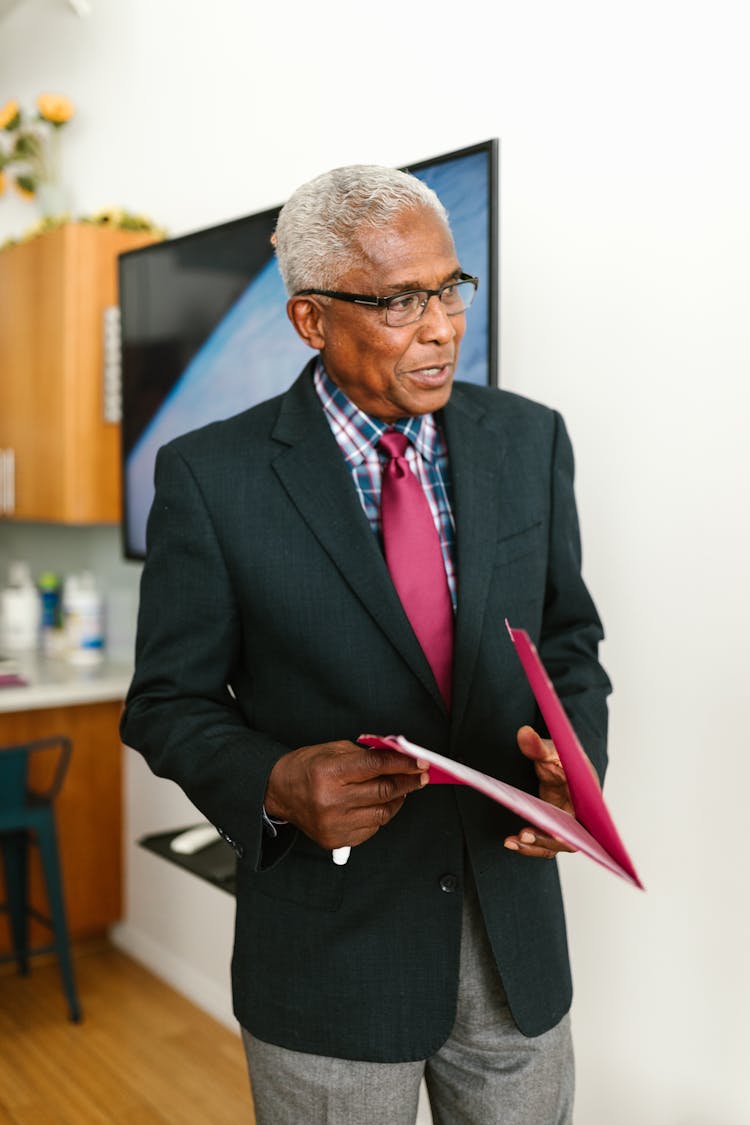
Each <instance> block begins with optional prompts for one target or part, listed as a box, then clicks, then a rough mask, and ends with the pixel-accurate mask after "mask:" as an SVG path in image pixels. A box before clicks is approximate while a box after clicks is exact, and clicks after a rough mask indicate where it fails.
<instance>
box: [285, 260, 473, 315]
mask: <svg viewBox="0 0 750 1125" xmlns="http://www.w3.org/2000/svg"><path fill="white" fill-rule="evenodd" d="M463 281H471V282H472V283H473V285H474V295H476V291H477V289H478V288H479V278H478V277H472V275H471V274H469V273H460V274H459V275H458V277H454V278H452V279H451V281H446V283H445V285H441V286H440V288H439V289H405V290H404V291H403V292H402V293H394V294H393V296H392V297H373V296H370V295H369V294H367V293H344V292H342V291H341V290H339V289H300V290H299V291H298V292H297V293H295V294H294V296H295V297H333V298H334V300H336V301H349V302H351V304H353V305H366V306H367V307H368V308H372V309H385V310H386V314H387V312H388V309H389V308H390V307H391V305H392V304H393V302H394V301H400V300H401V299H402V298H403V297H410V296H411V295H412V294H413V293H425V294H426V295H427V299H426V300H425V301H424V303H423V304H422V306H421V310H420V312H419V315H418V316H416V317H415V318H414V320H407V321H405V322H404V324H394V325H390V327H392V328H405V327H406V326H407V325H408V324H416V322H417V321H418V320H421V319H422V317H423V316H424V311H425V309H426V308H427V305H428V302H429V300H430V297H437V298H438V299H439V300H440V303H441V304H442V303H443V302H442V296H443V293H444V292H445V290H446V289H450V288H451V286H453V285H458V284H460V283H461V282H463ZM473 300H474V297H472V298H471V301H469V304H468V305H465V306H464V307H463V308H462V309H461V310H460V311H458V312H448V316H459V315H460V313H462V312H466V310H467V309H468V308H470V307H471V303H472V301H473ZM443 307H444V308H445V306H443ZM446 311H447V310H446Z"/></svg>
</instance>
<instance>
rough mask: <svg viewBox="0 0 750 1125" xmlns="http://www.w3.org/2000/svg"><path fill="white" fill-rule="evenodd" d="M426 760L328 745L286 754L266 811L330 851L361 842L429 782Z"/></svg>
mask: <svg viewBox="0 0 750 1125" xmlns="http://www.w3.org/2000/svg"><path fill="white" fill-rule="evenodd" d="M427 768H428V767H427V763H426V762H415V761H414V759H412V758H410V757H409V756H408V755H404V754H399V753H397V752H395V751H380V750H374V749H372V748H369V747H363V746H357V745H356V744H355V743H353V742H346V741H341V742H328V743H321V744H319V745H316V746H303V747H300V749H299V750H293V751H290V752H289V753H288V754H285V755H284V756H283V757H282V758H280V759H279V761H278V762H277V763H276V765H275V766H274V768H273V770H272V771H271V774H270V777H269V779H268V785H267V789H266V801H265V806H266V811H267V812H268V813H269V815H271V816H274V815H276V816H279V817H280V819H283V820H287V821H290V822H291V823H292V824H296V825H297V827H298V828H301V829H302V831H303V832H305V833H306V835H308V836H310V838H311V839H313V840H315V841H316V843H318V844H320V846H321V847H324V848H335V847H341V846H343V845H344V844H350V845H351V844H358V843H362V842H363V841H364V840H366V839H368V838H369V837H370V836H372V835H374V834H375V832H377V831H378V829H379V828H382V826H383V825H384V824H387V823H388V821H389V820H391V818H392V817H393V816H395V815H396V813H397V812H398V811H399V809H400V808H401V806H402V805H403V802H404V799H405V798H406V796H407V795H408V794H409V793H412V792H414V791H415V790H416V789H420V788H422V786H423V785H426V784H427V781H428V780H429V774H428V772H427Z"/></svg>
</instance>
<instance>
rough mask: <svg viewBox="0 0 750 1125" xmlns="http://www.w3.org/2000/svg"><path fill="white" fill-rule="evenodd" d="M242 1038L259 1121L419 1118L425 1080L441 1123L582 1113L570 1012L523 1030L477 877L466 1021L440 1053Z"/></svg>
mask: <svg viewBox="0 0 750 1125" xmlns="http://www.w3.org/2000/svg"><path fill="white" fill-rule="evenodd" d="M528 862H529V863H533V862H537V863H541V862H543V861H541V860H529V861H528ZM467 875H468V872H467ZM242 1036H243V1042H244V1045H245V1054H246V1056H247V1064H248V1071H249V1074H250V1083H251V1087H252V1092H253V1101H254V1103H255V1117H256V1122H257V1125H414V1122H415V1120H416V1116H417V1103H418V1100H419V1087H420V1083H421V1081H422V1078H423V1077H424V1079H425V1081H426V1084H427V1090H428V1093H429V1098H430V1108H431V1110H432V1117H433V1122H434V1125H571V1122H572V1120H573V1117H572V1114H573V1088H574V1066H573V1046H572V1040H571V1034H570V1018H569V1016H565V1017H564V1018H563V1019H562V1020H561V1021H560V1023H559V1024H558V1025H557V1026H556V1027H553V1028H552V1029H551V1030H550V1031H548V1032H546V1033H545V1034H544V1035H540V1036H538V1037H537V1038H535V1039H527V1038H526V1037H525V1036H524V1035H522V1034H521V1032H520V1031H519V1030H518V1028H517V1027H516V1025H515V1023H514V1022H513V1018H512V1016H511V1015H510V1012H509V1010H508V1005H507V1002H506V999H505V993H504V992H503V988H502V984H501V982H500V976H499V974H498V972H497V969H496V967H495V962H494V958H493V956H492V953H491V951H490V947H489V941H488V938H487V934H486V931H485V928H484V922H483V921H482V916H481V913H480V910H479V903H478V900H477V896H476V890H475V889H474V886H473V880H471V879H467V887H466V892H465V897H464V912H463V927H462V931H461V970H460V979H459V991H458V1008H457V1012H456V1022H455V1025H454V1027H453V1030H452V1032H451V1034H450V1037H449V1038H448V1040H447V1041H446V1042H445V1043H444V1044H443V1046H442V1047H441V1048H440V1050H439V1051H438V1052H437V1053H436V1054H434V1055H432V1056H431V1058H429V1059H425V1060H424V1061H421V1062H405V1063H372V1062H351V1061H349V1060H347V1059H334V1058H326V1057H325V1056H323V1055H309V1054H303V1053H302V1052H299V1051H289V1050H287V1049H286V1048H284V1047H275V1046H273V1045H271V1044H269V1043H263V1042H261V1041H260V1040H259V1039H255V1038H254V1037H253V1036H251V1035H250V1034H249V1033H248V1032H247V1031H245V1030H244V1029H243V1032H242Z"/></svg>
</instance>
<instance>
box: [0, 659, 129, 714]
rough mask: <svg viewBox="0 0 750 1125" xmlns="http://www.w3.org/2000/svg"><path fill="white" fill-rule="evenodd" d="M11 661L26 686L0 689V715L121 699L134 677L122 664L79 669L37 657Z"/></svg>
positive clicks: (55, 660) (59, 660)
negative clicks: (14, 662) (16, 667)
mask: <svg viewBox="0 0 750 1125" xmlns="http://www.w3.org/2000/svg"><path fill="white" fill-rule="evenodd" d="M13 659H14V660H15V661H16V663H17V664H18V671H19V673H20V675H22V676H23V677H24V679H25V680H27V681H28V683H27V684H26V685H25V686H23V687H16V686H14V687H0V713H2V712H10V711H37V710H40V709H41V708H43V707H71V706H75V705H76V704H79V703H106V702H109V701H111V700H114V699H124V698H125V695H126V693H127V690H128V687H129V685H130V679H131V677H132V675H133V667H132V665H131V664H128V663H126V662H124V661H123V662H119V661H111V660H105V661H104V662H103V663H102V664H99V665H94V666H92V667H78V666H77V665H75V664H69V663H68V662H67V661H66V660H63V659H57V658H54V659H53V658H51V657H48V658H45V657H42V656H38V655H36V654H31V655H29V654H26V653H17V654H16V653H14V654H13Z"/></svg>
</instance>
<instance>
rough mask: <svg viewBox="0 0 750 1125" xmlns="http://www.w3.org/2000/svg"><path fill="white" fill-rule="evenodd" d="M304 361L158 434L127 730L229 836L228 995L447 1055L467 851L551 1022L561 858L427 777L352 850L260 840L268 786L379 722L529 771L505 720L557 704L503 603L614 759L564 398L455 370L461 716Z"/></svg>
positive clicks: (507, 961)
mask: <svg viewBox="0 0 750 1125" xmlns="http://www.w3.org/2000/svg"><path fill="white" fill-rule="evenodd" d="M311 370H312V365H311V366H310V367H308V368H307V369H306V370H305V371H304V372H303V373H302V375H301V376H300V378H299V380H298V381H297V382H296V383H295V385H294V386H293V387H292V388H291V389H290V390H289V392H288V393H286V394H285V395H282V396H280V397H279V398H275V399H273V400H271V401H268V402H265V403H262V404H260V405H259V406H256V407H254V408H253V409H252V410H249V411H247V412H246V413H244V414H240V415H238V416H237V417H235V418H231V419H229V420H227V421H224V422H219V423H216V424H213V425H210V426H207V427H205V428H203V429H201V430H197V431H195V432H193V433H190V434H187V435H185V436H183V437H181V438H179V439H177V440H176V441H174V442H172V443H171V444H170V445H168V446H166V447H165V448H163V449H162V450H161V451H160V453H159V457H158V461H157V469H156V497H155V501H154V505H153V509H152V512H151V516H150V521H149V530H148V543H149V548H148V559H147V562H146V565H145V567H144V572H143V579H142V587H141V605H140V614H139V628H138V641H137V663H136V672H135V676H134V679H133V683H132V686H131V689H130V692H129V695H128V700H127V704H126V710H125V714H124V719H123V724H122V736H123V741H124V742H125V743H127V744H128V745H130V746H133V747H135V748H136V749H138V750H139V751H141V753H143V754H144V756H145V757H146V759H147V761H148V763H149V765H150V767H151V769H152V770H153V771H154V772H155V773H157V774H159V775H161V776H165V777H169V778H172V779H173V780H175V781H176V782H177V783H178V784H179V785H180V786H182V788H183V789H184V790H185V792H186V793H187V795H188V796H189V797H190V799H191V800H192V801H193V802H194V803H195V805H196V806H197V807H198V808H199V809H200V810H201V811H202V812H203V813H204V814H205V816H206V817H207V818H208V819H209V820H210V821H212V822H213V823H214V824H216V825H217V827H219V828H220V829H221V830H222V832H224V833H225V834H226V836H227V837H228V838H229V839H230V840H231V841H232V842H233V843H234V844H235V847H236V850H237V851H238V854H239V857H240V858H239V860H238V870H237V924H236V936H235V951H234V957H233V963H232V979H233V995H234V1005H235V1012H236V1015H237V1017H238V1019H239V1020H240V1022H241V1023H242V1024H243V1025H244V1026H245V1027H246V1028H248V1030H249V1031H250V1032H251V1033H252V1034H254V1035H256V1036H257V1037H259V1038H260V1039H264V1040H266V1041H268V1042H271V1043H277V1044H281V1045H283V1046H286V1047H289V1048H292V1049H296V1050H300V1051H308V1052H313V1053H318V1054H326V1055H337V1056H340V1057H344V1058H358V1059H372V1060H377V1061H397V1060H406V1059H418V1058H425V1057H427V1056H429V1055H430V1054H432V1053H433V1052H434V1051H435V1050H437V1049H438V1048H439V1047H440V1046H441V1044H442V1043H443V1042H444V1040H445V1039H446V1038H447V1036H448V1035H449V1033H450V1031H451V1028H452V1024H453V1019H454V1012H455V1001H456V988H457V979H458V956H459V937H460V922H461V893H460V891H461V886H462V880H463V878H464V864H465V863H467V862H469V861H470V862H471V866H472V869H473V872H474V877H475V879H476V883H477V887H478V890H479V895H480V900H481V904H482V909H483V912H484V916H485V920H486V924H487V929H488V933H489V936H490V940H491V943H492V948H493V950H494V953H495V956H496V959H497V963H498V966H499V969H500V973H501V975H502V979H503V983H504V986H505V990H506V992H507V996H508V1000H509V1004H510V1008H511V1011H512V1013H513V1016H514V1017H515V1020H516V1022H517V1024H518V1026H519V1027H520V1028H521V1030H522V1031H523V1032H524V1033H525V1034H526V1035H531V1036H533V1035H538V1034H540V1033H541V1032H543V1031H545V1030H547V1029H548V1028H550V1027H551V1026H553V1025H554V1024H555V1023H556V1022H557V1021H558V1020H559V1019H560V1018H561V1017H562V1016H563V1014H564V1013H565V1012H566V1011H567V1009H568V1007H569V1004H570V999H571V982H570V971H569V965H568V954H567V946H566V937H565V923H564V917H563V907H562V901H561V895H560V887H559V881H558V873H557V868H556V864H555V862H550V861H544V860H534V859H529V858H527V857H523V856H519V855H517V854H516V855H514V854H512V853H511V852H509V851H508V850H507V849H505V848H504V847H503V838H504V836H505V835H506V834H507V833H509V832H512V831H516V830H517V829H518V827H519V821H518V820H517V818H515V817H513V816H512V815H511V814H509V813H508V812H506V811H505V810H504V809H502V808H501V807H500V806H498V805H496V804H494V802H491V801H489V800H487V799H486V798H484V797H482V796H481V795H479V794H477V793H476V792H474V791H473V790H470V789H464V788H461V787H455V788H454V787H453V786H443V785H435V786H432V787H430V786H427V787H426V788H425V789H423V790H421V791H420V792H418V793H415V794H412V795H411V796H410V797H408V798H407V800H406V802H405V804H404V806H403V808H402V809H401V811H400V812H399V813H398V815H397V816H396V817H395V818H394V819H393V820H392V821H391V823H390V824H388V825H387V826H386V827H385V828H383V829H381V830H380V831H379V832H378V833H376V835H375V836H374V837H373V838H372V839H370V840H369V841H367V842H366V843H365V844H362V845H360V846H359V847H356V848H354V849H353V851H352V854H351V859H350V861H349V863H348V864H347V865H346V866H345V867H338V866H336V865H334V864H333V863H332V861H331V857H330V854H329V853H328V852H325V851H323V850H322V849H320V848H319V847H318V846H317V845H316V844H314V843H313V842H312V841H311V840H310V839H309V838H307V837H306V836H304V835H303V834H302V833H301V832H298V831H297V830H295V829H294V828H292V827H291V826H290V827H287V828H285V829H282V830H281V832H280V834H279V837H278V838H277V839H276V840H271V839H269V837H268V836H267V835H265V834H264V832H263V829H262V823H261V807H262V802H263V797H264V793H265V787H266V781H267V778H268V775H269V773H270V771H271V769H272V767H273V765H274V763H275V762H276V761H277V759H278V758H279V757H280V756H281V755H282V754H285V753H286V752H287V751H288V750H289V749H291V748H295V747H298V746H302V745H309V744H312V743H317V742H324V741H328V740H334V739H342V738H349V739H352V740H355V739H356V738H357V736H358V735H359V734H362V733H367V732H374V733H380V734H389V733H399V734H404V735H405V736H406V737H407V738H409V739H410V740H412V741H413V742H416V743H418V744H420V745H423V746H427V747H430V748H431V749H433V750H436V751H438V752H439V753H442V754H449V755H451V756H452V757H456V758H459V759H460V760H462V761H465V762H467V763H469V764H471V765H472V766H475V767H477V768H478V769H480V770H482V771H484V772H486V773H490V774H493V775H494V776H496V777H499V778H502V779H503V780H506V781H509V782H511V783H512V784H515V785H519V786H522V787H525V788H527V789H530V790H532V791H536V788H537V786H536V780H535V777H534V774H533V770H532V768H531V766H530V765H529V763H528V762H527V761H526V760H525V759H524V758H523V756H522V755H521V753H520V751H519V750H518V748H517V745H516V738H515V736H516V731H517V729H518V727H519V726H521V725H522V724H523V723H532V724H534V725H536V726H537V728H538V729H540V730H542V732H543V728H542V727H541V723H540V719H539V716H538V714H537V711H536V706H535V703H534V700H533V697H532V695H531V693H530V691H529V689H528V687H527V684H526V680H525V678H524V675H523V672H522V670H521V666H520V664H519V661H518V658H517V656H516V654H515V651H514V649H513V646H512V644H511V641H510V640H509V638H508V635H507V632H506V630H505V626H504V618H505V617H507V618H508V619H509V620H510V622H511V624H513V625H514V626H518V627H522V628H525V629H527V630H528V631H529V633H530V634H531V636H532V638H533V639H534V641H535V642H536V643H537V645H538V647H539V650H540V654H541V657H542V659H543V660H544V662H545V664H546V666H547V668H548V670H549V672H550V673H551V676H552V679H553V681H554V683H555V685H556V687H557V690H558V692H559V694H560V695H561V697H562V699H563V702H564V704H565V706H566V709H567V711H568V713H569V715H570V717H571V720H572V722H573V724H574V726H575V728H576V730H577V732H578V735H579V737H580V739H581V741H582V743H583V745H584V747H586V749H587V751H588V753H589V755H590V756H591V758H592V760H593V762H594V764H595V766H596V768H597V770H598V771H599V773H600V775H603V772H604V764H605V735H606V696H607V694H608V691H609V683H608V680H607V677H606V675H605V674H604V672H603V670H602V668H601V667H600V665H599V663H598V661H597V647H598V642H599V640H600V638H601V627H600V623H599V619H598V617H597V613H596V610H595V608H594V605H593V604H592V601H591V598H590V597H589V594H588V592H587V590H586V588H585V586H584V584H583V581H582V579H581V573H580V548H579V536H578V524H577V517H576V510H575V502H574V497H573V458H572V452H571V448H570V443H569V441H568V437H567V435H566V432H565V428H564V425H563V422H562V419H561V418H560V417H559V415H557V414H556V413H554V412H553V411H551V410H549V409H547V408H546V407H543V406H539V405H537V404H535V403H532V402H529V401H527V400H525V399H522V398H520V397H518V396H516V395H513V394H509V393H507V392H504V391H497V390H490V389H486V388H478V387H474V386H469V385H465V384H464V385H462V384H456V386H455V387H454V390H453V393H452V396H451V399H450V401H449V403H448V405H447V406H446V407H445V410H444V412H443V422H444V426H445V433H446V437H447V443H448V448H449V454H450V466H451V472H452V478H453V504H454V514H455V519H456V552H457V555H456V558H457V569H458V610H457V619H456V634H455V659H454V690H453V710H452V714H451V715H450V717H449V716H448V715H447V714H446V711H445V707H444V705H443V702H442V699H441V696H440V693H439V692H438V689H437V686H436V684H435V682H434V679H433V676H432V673H431V671H430V668H429V666H428V664H427V662H426V660H425V657H424V655H423V653H422V650H421V648H420V647H419V644H418V643H417V640H416V638H415V636H414V634H413V633H412V630H411V628H410V626H409V624H408V621H407V619H406V616H405V614H404V612H403V610H402V607H401V604H400V602H399V600H398V597H397V595H396V593H395V591H394V588H393V585H392V583H391V580H390V577H389V574H388V571H387V568H386V565H385V562H384V559H383V556H382V553H381V550H380V547H379V544H378V542H377V540H376V538H375V536H374V535H373V534H372V531H371V529H370V527H369V524H368V522H367V520H366V518H365V515H364V513H363V511H362V508H361V506H360V503H359V500H358V498H357V495H356V493H355V489H354V486H353V483H352V480H351V477H350V474H349V470H348V468H347V467H346V465H345V463H344V460H343V458H342V456H341V453H340V451H339V449H338V447H337V445H336V443H335V440H334V438H333V436H332V434H331V432H330V429H329V427H328V424H327V422H326V420H325V417H324V415H323V413H322V410H321V407H320V404H319V401H318V399H317V396H316V394H315V390H314V387H313V385H312V378H311ZM446 874H450V875H454V876H456V878H457V882H456V887H457V890H456V891H455V892H454V891H450V890H449V891H446V890H443V889H441V882H442V883H443V885H446V884H445V881H444V880H443V876H445V875H446ZM447 885H448V886H450V885H451V883H450V881H448V884H447Z"/></svg>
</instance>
